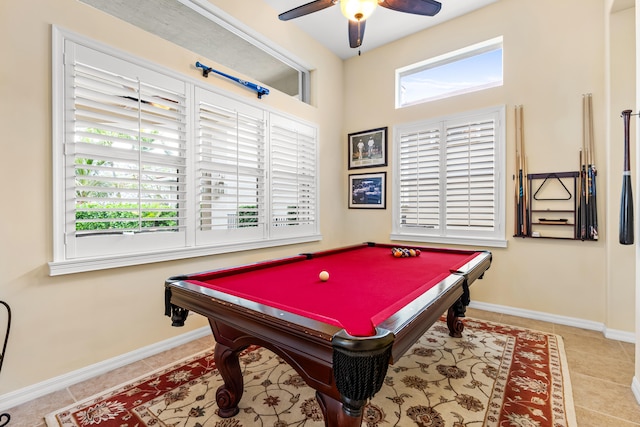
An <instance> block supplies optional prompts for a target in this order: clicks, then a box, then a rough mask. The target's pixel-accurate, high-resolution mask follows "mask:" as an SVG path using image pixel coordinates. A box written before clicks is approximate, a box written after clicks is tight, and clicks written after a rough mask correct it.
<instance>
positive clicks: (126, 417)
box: [46, 318, 576, 427]
mask: <svg viewBox="0 0 640 427" xmlns="http://www.w3.org/2000/svg"><path fill="white" fill-rule="evenodd" d="M464 322H465V330H464V332H463V338H461V339H456V338H451V337H449V335H448V329H447V327H446V325H445V324H444V323H443V322H442V321H439V322H437V323H436V324H435V325H433V326H432V327H431V329H429V331H428V332H427V333H426V334H425V335H424V336H423V337H422V338H421V339H420V340H419V341H418V342H417V343H416V344H415V345H414V346H413V347H412V348H411V349H410V350H409V351H408V352H407V353H406V354H405V355H404V356H403V357H402V358H401V359H400V360H399V361H398V362H397V363H396V364H395V365H392V366H389V371H388V373H387V378H386V380H385V384H384V386H383V387H382V389H381V390H380V392H379V393H378V394H376V396H375V397H374V398H373V399H372V400H371V401H370V402H369V404H368V405H367V406H366V408H365V415H364V421H363V424H362V425H363V426H366V427H390V426H421V427H445V426H446V427H449V426H451V427H467V426H474V427H477V426H481V425H482V426H496V427H498V426H500V427H503V426H518V427H537V426H539V427H547V426H550V427H574V426H576V421H575V412H574V407H573V399H572V393H571V384H570V382H569V372H568V369H567V363H566V358H565V355H564V349H563V344H562V339H561V338H560V337H559V336H557V335H553V334H547V333H542V332H537V331H532V330H528V329H522V328H517V327H513V326H507V325H502V324H498V323H492V322H485V321H480V320H475V319H470V318H467V319H465V320H464ZM241 365H242V368H243V370H244V381H245V392H244V395H243V397H242V400H241V402H240V413H239V414H238V415H237V416H235V417H233V418H227V419H223V418H220V417H219V416H218V415H217V405H216V403H215V391H216V389H217V388H218V386H219V385H220V384H221V383H222V380H221V378H220V375H219V374H218V371H217V370H216V367H215V363H214V361H213V352H212V351H207V352H204V353H201V354H198V355H195V356H193V357H190V358H188V359H186V360H183V361H181V362H178V363H175V364H174V365H171V366H168V367H165V368H163V369H160V370H158V371H156V372H155V373H153V374H150V375H147V376H145V377H143V378H139V379H137V380H134V381H131V382H130V383H127V384H123V385H121V386H118V387H115V388H113V389H111V390H108V391H105V392H103V393H101V394H99V395H96V396H93V397H91V398H89V399H86V400H84V401H83V402H80V403H77V404H74V405H72V406H69V407H67V408H64V409H61V410H59V411H56V412H55V413H52V414H50V415H48V416H47V417H46V421H47V425H48V426H49V427H75V426H100V427H134V426H138V427H144V426H154V427H168V426H171V427H177V426H184V427H249V426H274V427H284V426H305V427H312V426H314V427H315V426H318V427H320V426H324V421H323V418H322V413H321V411H320V407H319V406H318V403H317V402H316V400H315V397H314V396H315V392H314V391H313V390H312V389H311V388H310V387H308V386H306V384H304V382H303V381H302V379H301V377H300V376H299V375H297V374H296V372H295V371H294V370H293V369H291V368H290V367H289V366H288V365H287V364H286V363H285V362H284V361H283V360H282V359H280V358H279V357H278V356H276V355H275V354H273V353H272V352H270V351H268V350H266V349H264V348H261V347H253V348H250V349H248V350H247V351H245V352H244V354H243V356H242V358H241Z"/></svg>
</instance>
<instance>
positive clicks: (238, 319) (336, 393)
mask: <svg viewBox="0 0 640 427" xmlns="http://www.w3.org/2000/svg"><path fill="white" fill-rule="evenodd" d="M392 247H393V246H392V245H388V244H379V243H364V244H361V245H355V246H349V247H343V248H338V249H332V250H326V251H322V252H315V253H309V254H300V255H296V256H292V257H288V258H282V259H275V260H270V261H265V262H258V263H254V264H248V265H243V266H238V267H232V268H224V269H219V270H214V271H208V272H202V273H194V274H184V275H180V276H174V277H170V278H169V279H167V280H166V282H165V304H166V307H165V314H166V315H167V316H170V317H171V318H172V325H173V326H182V325H184V322H185V320H186V318H187V315H188V312H189V311H193V312H195V313H199V314H201V315H203V316H206V317H207V318H208V319H209V324H210V325H211V330H212V332H213V335H214V338H215V340H216V346H215V350H214V358H215V361H216V365H217V367H218V370H219V372H220V374H221V377H222V379H223V380H224V385H222V386H221V387H220V388H219V389H218V390H217V392H216V401H217V404H218V408H219V414H220V416H221V417H225V418H226V417H232V416H234V415H236V414H237V413H238V403H239V401H240V399H241V397H242V393H243V388H244V387H243V379H242V373H241V369H240V363H239V359H238V355H239V353H240V352H241V351H242V350H244V349H246V348H247V347H248V346H250V345H260V346H263V347H265V348H268V349H269V350H271V351H273V352H274V353H276V354H277V355H279V356H280V357H282V358H283V359H284V360H285V361H286V362H287V363H289V364H290V365H291V366H292V367H293V368H294V369H295V370H296V371H297V373H298V374H299V375H301V376H302V378H304V380H305V381H306V383H307V384H308V385H309V386H311V387H313V388H314V389H315V390H316V397H317V399H318V403H319V404H320V407H321V408H322V411H323V414H324V417H325V424H326V425H327V426H340V427H344V426H347V427H350V426H358V427H359V426H360V425H361V422H362V408H363V406H364V405H365V404H366V402H367V400H368V399H369V398H371V397H372V396H373V395H374V394H375V393H377V392H378V391H379V390H380V388H381V387H382V384H383V381H384V378H385V375H386V371H387V367H388V365H389V364H390V363H391V364H393V363H394V361H396V360H398V358H400V357H401V356H402V355H403V354H404V352H405V351H406V350H407V349H408V348H409V347H411V346H412V345H413V344H414V343H415V342H416V341H417V340H418V339H419V338H420V337H421V336H422V335H423V334H424V333H425V332H426V330H427V329H428V328H429V327H430V326H431V325H432V324H433V323H435V321H436V320H437V319H438V318H440V316H441V315H443V314H444V313H445V312H447V325H448V326H449V330H450V334H451V335H452V336H455V337H460V336H461V334H462V331H463V328H464V325H463V323H462V321H461V320H460V317H463V316H464V312H465V306H466V305H468V304H469V285H470V284H471V283H472V282H474V281H475V280H476V279H478V278H482V276H483V274H484V272H485V271H486V270H487V269H488V268H489V266H490V265H491V253H490V252H487V251H468V250H453V249H441V248H426V247H415V246H413V247H411V249H414V251H415V249H418V250H419V252H420V254H419V255H418V256H408V257H396V256H394V254H393V253H392V251H391V249H392ZM322 271H326V272H327V273H328V274H329V278H328V280H326V281H323V280H321V279H320V278H319V274H320V272H322Z"/></svg>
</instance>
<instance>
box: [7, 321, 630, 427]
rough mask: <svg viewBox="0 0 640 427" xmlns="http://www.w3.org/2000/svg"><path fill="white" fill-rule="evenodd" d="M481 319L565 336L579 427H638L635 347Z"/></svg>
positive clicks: (137, 368) (184, 351)
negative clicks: (633, 384) (632, 384)
mask: <svg viewBox="0 0 640 427" xmlns="http://www.w3.org/2000/svg"><path fill="white" fill-rule="evenodd" d="M467 315H469V316H472V317H476V318H478V319H485V320H490V321H495V322H501V323H507V324H510V325H514V326H523V327H527V328H531V329H537V330H540V331H545V332H552V333H556V334H558V335H561V336H562V337H563V339H564V344H565V350H566V353H567V359H568V363H569V369H570V372H571V383H572V386H573V398H574V402H575V408H576V417H577V420H578V426H579V427H607V426H612V427H632V426H635V427H640V405H639V404H638V403H637V402H636V400H635V398H634V396H633V393H632V391H631V381H632V378H633V376H634V354H635V349H634V347H635V346H634V345H633V344H629V343H624V342H620V341H614V340H609V339H606V338H604V337H603V336H602V334H601V333H600V332H595V331H589V330H584V329H578V328H572V327H568V326H563V325H557V324H553V323H547V322H541V321H536V320H530V319H525V318H521V317H515V316H509V315H506V314H499V313H492V312H487V311H481V310H477V309H469V310H468V312H467ZM212 345H213V339H212V338H210V337H206V338H201V339H199V340H197V341H193V342H191V343H189V344H186V345H183V346H180V347H178V348H175V349H172V350H169V351H167V352H164V353H161V354H157V355H155V356H152V357H150V358H148V359H145V360H142V361H139V362H136V363H133V364H131V365H128V366H125V367H122V368H119V369H116V370H114V371H113V372H110V373H108V374H105V375H102V376H99V377H96V378H93V379H91V380H88V381H85V382H83V383H80V384H76V385H73V386H71V387H68V388H67V389H64V390H60V391H58V392H55V393H51V394H49V395H47V396H44V397H42V398H39V399H36V400H34V401H31V402H27V403H25V404H23V405H20V406H17V407H15V408H12V409H10V410H8V411H7V412H8V413H9V414H10V415H11V421H10V422H9V424H8V426H7V427H45V425H46V424H45V422H44V418H43V417H44V415H45V414H47V413H49V412H53V411H55V410H57V409H59V408H62V407H64V406H67V405H70V404H72V403H73V402H74V401H76V400H81V399H84V398H86V397H89V396H91V395H93V394H96V393H98V392H100V391H102V390H104V389H107V388H109V387H113V386H116V385H118V384H121V383H123V382H125V381H127V380H129V379H131V378H135V377H138V376H141V375H144V374H145V373H147V372H149V371H152V370H155V369H157V368H160V367H162V366H165V365H167V364H169V363H171V362H173V361H175V360H179V359H181V358H184V357H187V356H189V355H191V354H194V353H196V352H198V351H200V350H202V349H205V348H208V347H210V346H212Z"/></svg>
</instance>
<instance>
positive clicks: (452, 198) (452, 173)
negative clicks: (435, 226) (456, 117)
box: [445, 119, 496, 230]
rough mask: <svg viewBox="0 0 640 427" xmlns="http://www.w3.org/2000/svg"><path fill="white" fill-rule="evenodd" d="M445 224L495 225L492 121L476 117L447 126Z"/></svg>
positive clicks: (493, 132)
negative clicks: (466, 121)
mask: <svg viewBox="0 0 640 427" xmlns="http://www.w3.org/2000/svg"><path fill="white" fill-rule="evenodd" d="M446 132H447V134H446V169H445V174H446V189H445V192H446V195H447V197H446V204H445V212H446V227H447V229H457V230H460V229H464V228H468V229H476V230H480V229H484V228H486V229H489V230H492V229H493V228H494V227H495V221H496V217H495V205H496V203H495V199H496V189H495V187H496V180H495V149H494V144H495V121H494V120H493V119H485V120H478V121H474V122H470V123H463V124H460V125H450V126H448V127H447V129H446Z"/></svg>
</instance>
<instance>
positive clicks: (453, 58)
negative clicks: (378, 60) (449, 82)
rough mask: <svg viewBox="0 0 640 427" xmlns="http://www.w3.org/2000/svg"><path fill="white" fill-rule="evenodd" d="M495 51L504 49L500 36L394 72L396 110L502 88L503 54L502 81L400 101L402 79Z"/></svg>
mask: <svg viewBox="0 0 640 427" xmlns="http://www.w3.org/2000/svg"><path fill="white" fill-rule="evenodd" d="M496 49H500V50H503V49H504V42H503V37H502V36H499V37H495V38H492V39H489V40H486V41H483V42H480V43H476V44H473V45H471V46H466V47H463V48H461V49H458V50H455V51H452V52H447V53H445V54H442V55H439V56H436V57H433V58H429V59H426V60H424V61H420V62H417V63H415V64H411V65H407V66H405V67H401V68H398V69H396V72H395V79H396V80H395V90H396V96H395V104H396V109H399V108H405V107H411V106H414V105H420V104H424V103H427V102H432V101H436V100H439V99H446V98H451V97H454V96H458V95H464V94H467V93H472V92H477V91H481V90H485V89H491V88H494V87H500V86H503V85H504V52H503V55H502V57H503V60H502V61H501V63H502V67H503V69H502V79H501V80H500V81H499V82H494V83H492V84H485V85H474V86H467V87H465V88H464V89H461V90H456V91H449V92H445V93H443V94H441V95H436V96H431V97H425V98H421V99H419V100H416V101H412V102H403V100H402V97H403V90H402V79H403V78H404V77H407V76H412V75H414V74H418V73H421V72H423V71H425V70H429V69H435V68H438V67H441V66H445V65H449V64H453V63H456V62H458V61H462V60H464V59H468V58H473V57H475V56H478V55H482V54H484V53H488V52H491V51H494V50H496Z"/></svg>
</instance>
